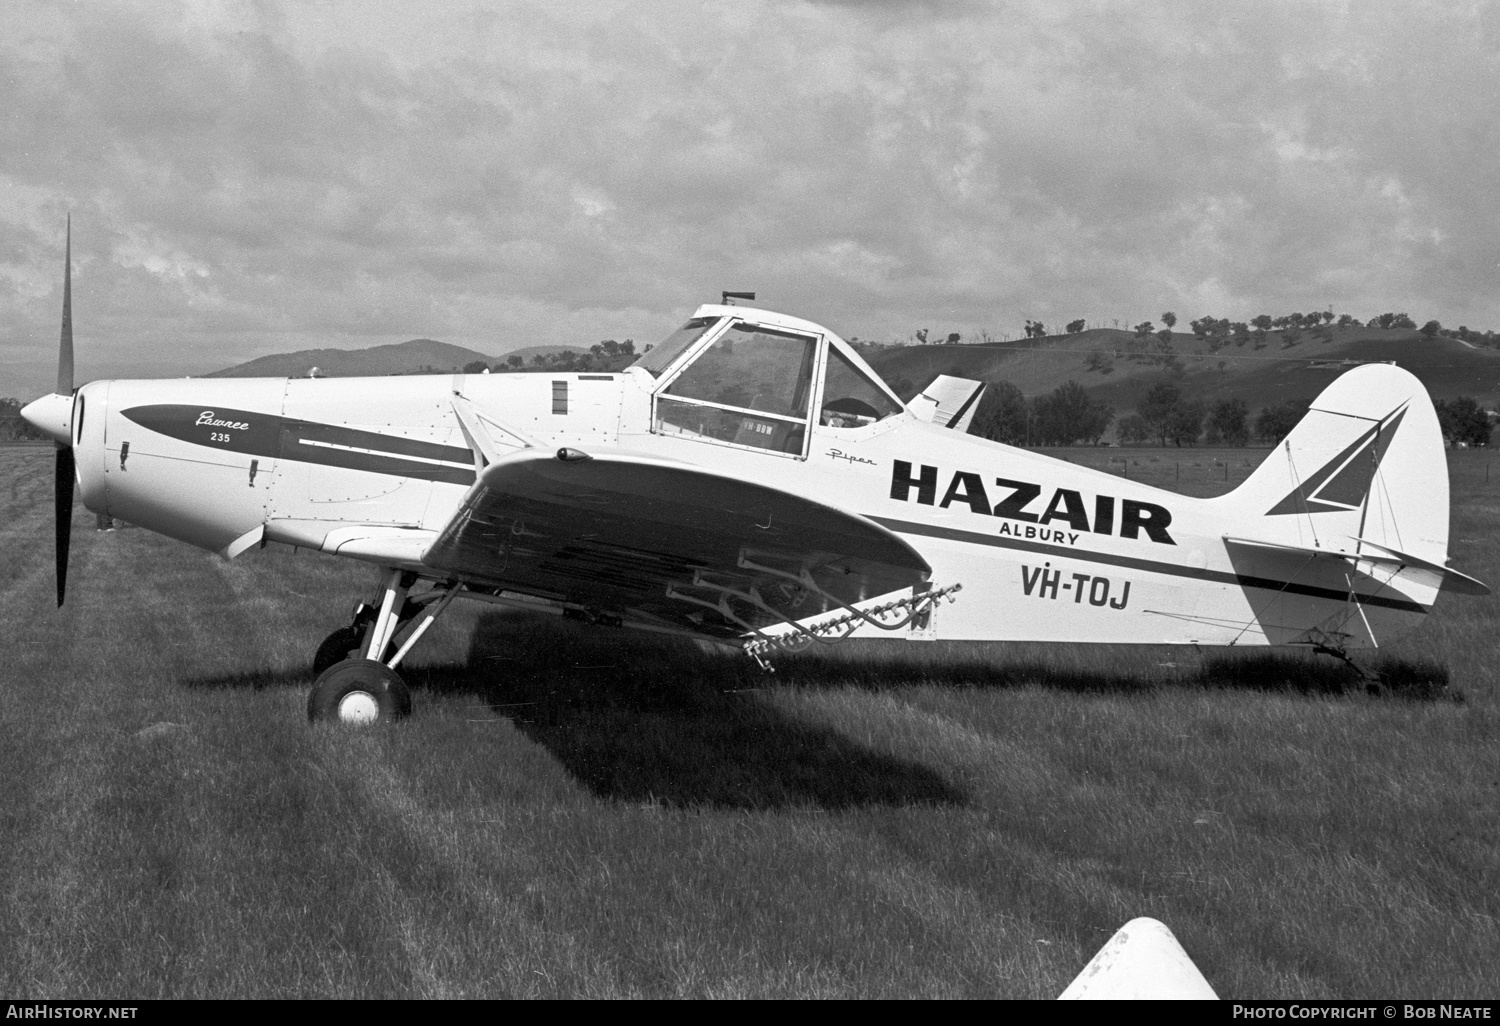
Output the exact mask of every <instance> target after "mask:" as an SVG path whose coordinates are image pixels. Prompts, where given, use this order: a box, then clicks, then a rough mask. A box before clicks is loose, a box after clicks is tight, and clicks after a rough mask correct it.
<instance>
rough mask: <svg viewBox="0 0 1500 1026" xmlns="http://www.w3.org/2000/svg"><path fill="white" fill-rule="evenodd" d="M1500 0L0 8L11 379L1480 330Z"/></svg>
mask: <svg viewBox="0 0 1500 1026" xmlns="http://www.w3.org/2000/svg"><path fill="white" fill-rule="evenodd" d="M1496 111H1500V4H1493V3H1479V2H1444V0H1423V2H1415V3H1396V2H1385V0H1359V2H1349V3H1335V2H1314V0H1304V2H1294V3H1276V2H1271V0H1261V2H1254V3H1237V2H1234V0H1217V2H1212V3H1209V2H1203V0H1190V2H1170V0H1156V2H1153V0H1139V2H1132V3H1108V2H1097V3H1089V2H1080V3H1067V2H1061V0H1039V2H1003V0H995V2H983V0H950V2H942V0H909V2H907V0H884V2H882V0H869V2H859V0H842V2H812V0H733V2H724V3H690V2H665V0H664V2H654V0H630V2H622V3H612V2H605V0H589V2H587V3H577V2H533V3H526V2H515V3H507V2H492V3H464V2H434V0H424V2H422V3H415V2H408V3H383V2H376V0H362V2H359V3H352V2H351V3H345V2H327V0H298V2H285V3H281V2H274V0H251V2H236V0H223V2H218V3H205V2H196V0H192V2H187V0H184V2H177V0H150V2H127V0H121V2H114V3H111V2H90V3H74V2H63V0H54V2H46V3H37V2H30V0H6V3H4V4H3V5H0V395H15V396H17V397H20V398H29V397H31V396H34V395H37V394H41V393H43V392H46V391H50V390H51V381H52V379H53V377H54V376H55V366H56V349H57V337H58V325H59V319H60V313H61V306H62V267H63V236H64V224H65V219H66V217H67V216H68V215H69V214H70V213H71V215H72V219H73V272H74V280H73V287H74V297H73V306H74V309H73V317H74V331H75V338H76V346H77V353H78V356H77V359H78V380H79V381H83V380H87V379H89V378H95V377H121V376H180V375H186V374H196V373H203V372H207V371H210V370H215V369H218V368H221V367H226V366H231V365H233V364H237V363H242V362H244V361H246V360H249V359H252V358H254V357H256V356H261V355H265V354H267V353H273V352H285V351H290V350H296V349H307V348H321V347H335V348H358V347H362V346H368V345H377V344H384V343H390V342H400V341H405V340H406V339H410V338H417V337H426V338H435V339H439V340H441V341H444V342H452V343H455V344H458V345H465V346H469V347H471V348H474V349H478V350H479V351H481V352H485V353H490V354H500V353H503V352H505V351H507V350H509V349H513V348H517V347H521V346H527V345H538V344H572V345H585V346H587V345H590V344H592V343H594V342H597V341H599V340H601V339H605V338H616V339H624V338H633V339H636V340H637V341H638V342H646V341H654V340H656V339H659V338H662V337H664V336H665V335H666V334H668V333H669V332H670V331H671V330H672V329H673V328H674V327H676V326H677V324H678V323H679V322H681V321H682V320H683V319H684V318H685V317H686V316H687V315H689V314H690V313H691V311H692V310H693V308H694V307H696V306H697V305H698V304H699V303H703V302H716V301H717V300H718V297H719V294H720V292H721V291H722V290H725V289H730V290H753V291H755V292H756V293H758V301H757V304H756V305H759V306H764V307H768V308H771V309H776V310H780V311H782V312H784V313H789V314H793V315H795V316H799V317H804V318H807V319H810V320H813V321H817V322H819V323H822V324H824V325H826V326H828V327H829V328H831V329H832V330H834V331H836V332H838V333H839V334H841V335H843V336H844V337H846V338H847V337H851V336H857V337H859V338H863V339H873V340H876V341H892V340H896V339H903V338H909V337H911V336H912V334H913V333H914V332H916V331H917V330H918V329H920V328H927V329H928V330H929V331H930V332H931V333H932V334H933V335H934V336H941V335H946V334H947V333H948V332H951V331H958V332H960V333H962V334H963V336H964V338H965V339H977V338H979V337H980V333H981V332H987V333H988V334H989V335H990V336H991V337H993V338H996V339H999V338H1005V337H1010V338H1014V337H1016V336H1018V335H1020V334H1021V333H1022V328H1023V325H1024V323H1025V321H1026V320H1027V319H1037V320H1041V321H1043V322H1044V323H1046V324H1048V325H1049V326H1058V325H1061V324H1062V323H1064V322H1066V321H1070V320H1073V319H1075V318H1084V319H1086V320H1088V321H1089V322H1090V323H1091V324H1092V323H1102V324H1106V325H1110V324H1113V323H1114V322H1118V323H1119V324H1120V325H1121V326H1131V325H1134V324H1135V323H1136V322H1138V321H1140V320H1144V319H1153V320H1156V319H1159V317H1160V314H1161V313H1162V312H1163V311H1166V310H1172V311H1174V312H1175V313H1177V315H1178V316H1179V318H1180V319H1181V320H1182V321H1183V322H1184V323H1185V322H1187V321H1188V320H1190V319H1193V318H1196V317H1200V316H1203V315H1206V314H1207V315H1213V316H1216V317H1230V318H1232V319H1235V320H1248V319H1249V318H1251V317H1253V316H1255V315H1257V314H1260V313H1270V314H1272V315H1273V316H1274V315H1280V314H1284V313H1290V312H1292V311H1299V312H1309V311H1311V310H1314V309H1318V310H1321V309H1332V310H1334V311H1335V312H1336V313H1343V312H1348V313H1351V314H1353V315H1354V316H1356V317H1360V318H1362V319H1363V318H1368V317H1370V316H1372V315H1375V314H1379V313H1382V312H1385V311H1387V310H1391V311H1397V312H1408V313H1410V315H1411V316H1412V317H1413V318H1415V319H1416V320H1417V321H1418V323H1422V322H1424V321H1426V320H1428V319H1432V318H1436V319H1438V320H1440V321H1441V322H1442V324H1443V325H1444V326H1448V327H1458V326H1459V325H1466V326H1468V327H1471V328H1475V329H1480V330H1483V329H1495V330H1500V288H1497V286H1500V118H1497V116H1496Z"/></svg>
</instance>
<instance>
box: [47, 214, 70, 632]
mask: <svg viewBox="0 0 1500 1026" xmlns="http://www.w3.org/2000/svg"><path fill="white" fill-rule="evenodd" d="M56 394H57V395H60V396H69V397H71V396H72V395H73V215H72V214H69V215H68V239H67V243H66V249H65V251H64V256H63V312H62V339H61V341H59V343H58V349H57V392H56ZM72 443H73V434H72V417H71V416H70V417H69V418H68V441H67V442H61V441H56V442H54V443H53V444H54V445H56V446H57V454H56V456H55V457H54V460H53V465H52V474H53V477H52V517H53V528H54V531H55V537H56V540H57V607H58V608H59V609H61V608H62V604H63V596H64V595H65V594H66V593H67V590H68V546H69V543H70V542H71V541H72V538H73V444H72Z"/></svg>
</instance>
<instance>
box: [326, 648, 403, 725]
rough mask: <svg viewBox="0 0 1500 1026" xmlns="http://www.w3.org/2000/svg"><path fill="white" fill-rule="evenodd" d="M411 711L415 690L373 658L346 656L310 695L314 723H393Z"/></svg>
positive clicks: (328, 671)
mask: <svg viewBox="0 0 1500 1026" xmlns="http://www.w3.org/2000/svg"><path fill="white" fill-rule="evenodd" d="M410 712H411V691H409V690H408V689H407V687H406V682H405V681H403V680H402V679H401V675H400V674H398V673H397V672H396V671H395V670H392V669H391V668H389V667H387V666H384V665H382V664H380V663H377V662H373V661H371V660H369V659H345V660H344V661H343V662H341V663H336V664H334V665H333V666H331V667H329V668H328V669H327V670H324V671H323V673H322V674H320V675H319V677H318V679H317V681H315V682H314V683H313V686H312V690H311V691H310V692H308V695H307V718H308V719H309V720H311V721H313V722H314V723H319V722H339V723H356V724H366V723H390V722H393V721H395V720H399V719H401V718H402V717H404V716H406V715H408V714H409V713H410Z"/></svg>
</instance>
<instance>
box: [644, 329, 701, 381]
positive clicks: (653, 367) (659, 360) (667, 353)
mask: <svg viewBox="0 0 1500 1026" xmlns="http://www.w3.org/2000/svg"><path fill="white" fill-rule="evenodd" d="M718 321H719V319H718V318H717V317H694V318H693V319H692V320H690V321H688V322H687V323H686V324H684V325H683V326H682V327H680V328H678V329H677V330H676V331H674V332H672V334H670V335H668V336H667V337H666V338H664V339H662V340H661V341H660V342H658V343H657V344H656V345H654V346H652V347H651V350H650V351H649V352H646V353H642V354H641V357H640V358H639V359H638V360H636V361H635V363H633V364H631V366H632V367H640V368H643V369H645V370H648V371H650V372H651V376H652V377H654V378H657V377H661V372H662V371H663V370H665V369H666V367H667V365H668V364H669V363H671V362H672V361H673V360H675V359H677V357H678V356H679V355H680V354H681V353H682V352H683V350H685V349H687V347H688V346H690V345H692V344H693V343H694V342H696V341H698V339H700V338H702V337H703V333H704V332H705V331H707V330H708V329H709V328H711V327H713V326H714V325H715V324H717V323H718Z"/></svg>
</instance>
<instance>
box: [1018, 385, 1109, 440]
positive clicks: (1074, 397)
mask: <svg viewBox="0 0 1500 1026" xmlns="http://www.w3.org/2000/svg"><path fill="white" fill-rule="evenodd" d="M1114 419H1115V411H1114V407H1112V406H1110V405H1109V404H1108V403H1106V402H1103V401H1102V400H1097V399H1094V398H1092V397H1091V396H1090V395H1089V394H1088V390H1087V389H1085V388H1084V387H1083V386H1082V385H1080V384H1079V383H1078V382H1076V381H1067V382H1064V383H1063V384H1062V385H1060V386H1059V387H1058V388H1056V389H1055V390H1053V391H1052V392H1051V393H1049V394H1047V395H1044V396H1038V397H1037V398H1036V401H1035V402H1034V403H1033V404H1032V415H1031V438H1032V441H1033V442H1040V443H1041V444H1043V445H1072V444H1073V443H1074V442H1077V441H1080V440H1082V441H1087V442H1094V443H1096V442H1098V441H1099V438H1100V436H1102V435H1103V434H1104V432H1105V431H1107V430H1108V429H1109V424H1110V421H1112V420H1114Z"/></svg>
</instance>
